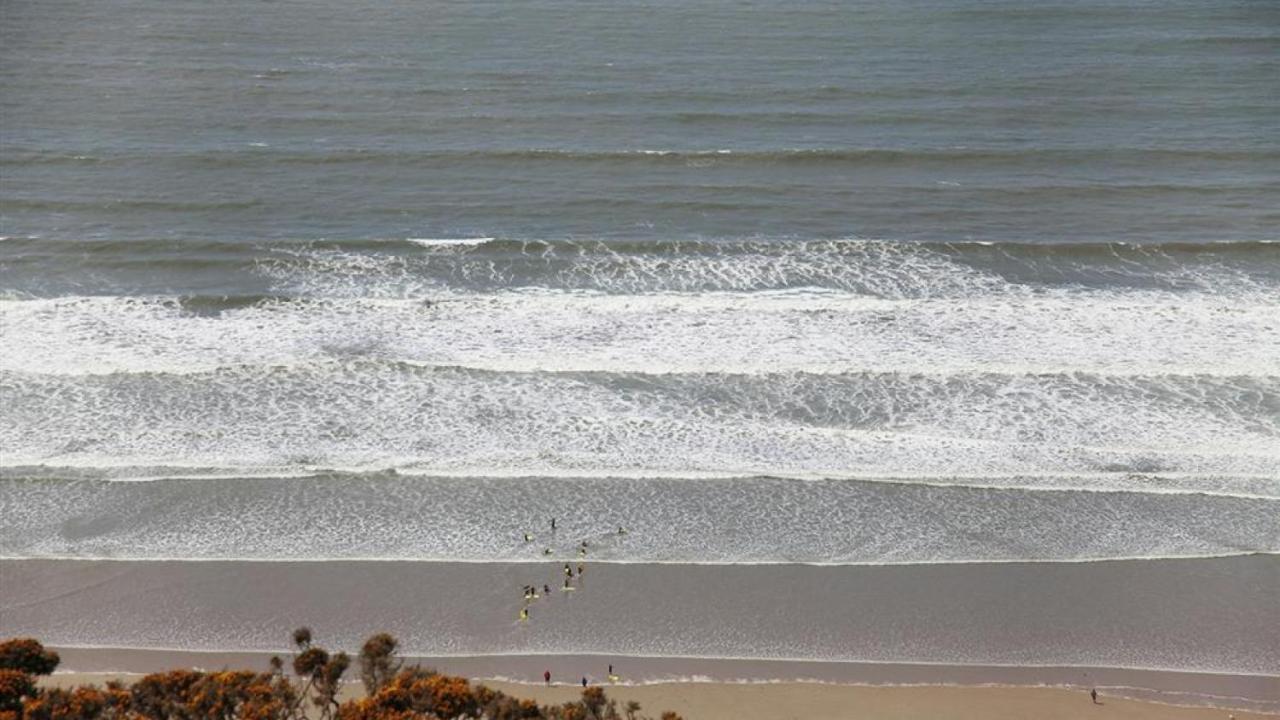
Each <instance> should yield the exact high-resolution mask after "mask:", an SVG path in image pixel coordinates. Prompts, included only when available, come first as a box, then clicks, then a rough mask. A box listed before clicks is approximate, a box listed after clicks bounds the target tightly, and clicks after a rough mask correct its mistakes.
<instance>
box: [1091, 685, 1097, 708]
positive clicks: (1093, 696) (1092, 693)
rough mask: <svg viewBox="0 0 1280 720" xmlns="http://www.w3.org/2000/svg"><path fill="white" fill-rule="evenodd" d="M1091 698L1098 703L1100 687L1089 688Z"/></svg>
mask: <svg viewBox="0 0 1280 720" xmlns="http://www.w3.org/2000/svg"><path fill="white" fill-rule="evenodd" d="M1089 699H1090V700H1092V701H1093V704H1094V705H1097V704H1098V688H1092V689H1090V690H1089Z"/></svg>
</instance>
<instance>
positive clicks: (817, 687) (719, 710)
mask: <svg viewBox="0 0 1280 720" xmlns="http://www.w3.org/2000/svg"><path fill="white" fill-rule="evenodd" d="M137 677H139V676H138V675H116V674H109V673H64V674H58V675H55V676H53V677H50V678H44V679H43V681H42V684H43V685H45V686H55V687H68V686H74V685H80V684H86V683H89V684H102V683H105V682H106V681H107V680H109V679H113V678H114V679H120V680H123V681H125V682H128V681H130V680H132V679H135V678H137ZM481 682H483V684H485V685H488V686H489V687H492V688H494V689H497V690H501V691H502V692H505V693H508V694H510V695H514V696H517V697H530V698H534V699H535V700H537V701H538V702H539V703H540V704H552V703H561V702H566V701H569V700H574V699H576V698H577V697H578V695H579V693H580V692H581V688H580V687H579V686H576V685H554V686H551V687H544V686H539V685H526V684H520V683H510V682H495V681H492V680H484V681H481ZM607 692H608V696H609V697H610V698H613V699H615V700H617V701H618V704H619V706H623V705H625V704H626V702H627V701H630V700H634V701H636V702H638V703H640V706H641V708H642V711H641V712H642V713H645V714H649V715H653V716H654V717H657V716H658V714H660V712H662V711H665V710H673V711H675V712H678V713H680V714H681V715H682V716H684V718H685V720H753V719H757V718H758V719H759V720H786V719H788V718H803V719H804V720H921V719H922V718H928V719H930V720H1028V719H1029V718H1036V719H1038V720H1077V719H1079V718H1090V719H1093V718H1096V719H1098V720H1105V719H1107V718H1125V719H1126V720H1226V718H1228V717H1232V716H1234V717H1235V718H1236V720H1251V719H1254V720H1257V719H1261V718H1275V717H1280V715H1276V714H1264V713H1253V712H1244V711H1235V710H1231V711H1228V710H1222V709H1218V708H1204V707H1180V706H1173V705H1166V704H1161V703H1153V702H1144V701H1140V700H1130V699H1125V698H1117V697H1110V696H1107V695H1101V696H1100V697H1099V701H1098V704H1096V705H1095V704H1093V703H1092V702H1090V700H1089V696H1088V694H1087V693H1086V692H1084V691H1082V690H1068V689H1063V688H1032V687H937V686H909V687H875V686H865V685H831V684H820V683H759V684H744V683H661V684H655V685H645V686H636V687H629V686H614V687H608V688H607ZM360 693H361V688H360V685H358V684H352V685H351V686H350V688H349V689H348V691H347V692H346V693H344V695H345V696H346V697H356V696H358V695H359V694H360Z"/></svg>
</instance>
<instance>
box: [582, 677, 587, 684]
mask: <svg viewBox="0 0 1280 720" xmlns="http://www.w3.org/2000/svg"><path fill="white" fill-rule="evenodd" d="M586 686H587V676H586V675H583V676H582V687H586Z"/></svg>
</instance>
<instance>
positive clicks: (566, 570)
mask: <svg viewBox="0 0 1280 720" xmlns="http://www.w3.org/2000/svg"><path fill="white" fill-rule="evenodd" d="M564 576H565V577H567V578H570V577H573V568H571V567H569V563H565V564H564Z"/></svg>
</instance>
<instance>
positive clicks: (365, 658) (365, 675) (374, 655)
mask: <svg viewBox="0 0 1280 720" xmlns="http://www.w3.org/2000/svg"><path fill="white" fill-rule="evenodd" d="M398 644H399V643H398V642H397V641H396V639H395V638H393V637H391V636H390V635H388V634H387V633H378V634H377V635H374V636H372V637H370V638H369V639H368V640H365V642H364V646H363V647H361V648H360V680H361V681H363V682H364V691H365V692H366V693H368V694H370V695H373V694H375V693H377V692H378V691H379V690H381V689H382V686H383V685H386V684H387V681H388V680H390V679H391V678H392V676H394V675H395V674H396V672H397V671H399V670H400V665H401V663H400V661H399V660H397V659H396V658H395V654H396V646H397V645H398Z"/></svg>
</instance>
